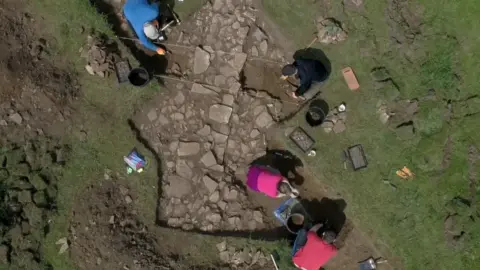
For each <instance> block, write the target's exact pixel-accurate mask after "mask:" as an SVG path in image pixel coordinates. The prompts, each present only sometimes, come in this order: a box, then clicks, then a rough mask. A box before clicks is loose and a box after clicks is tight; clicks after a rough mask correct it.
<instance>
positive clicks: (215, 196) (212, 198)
mask: <svg viewBox="0 0 480 270" xmlns="http://www.w3.org/2000/svg"><path fill="white" fill-rule="evenodd" d="M208 200H209V201H211V202H212V203H217V202H218V200H220V192H218V191H215V192H213V193H212V195H210V198H208Z"/></svg>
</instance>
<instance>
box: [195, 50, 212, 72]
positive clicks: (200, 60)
mask: <svg viewBox="0 0 480 270" xmlns="http://www.w3.org/2000/svg"><path fill="white" fill-rule="evenodd" d="M209 66H210V53H209V52H207V51H205V50H203V49H202V48H200V47H197V48H195V58H194V62H193V74H201V73H204V72H205V71H206V70H207V69H208V67H209Z"/></svg>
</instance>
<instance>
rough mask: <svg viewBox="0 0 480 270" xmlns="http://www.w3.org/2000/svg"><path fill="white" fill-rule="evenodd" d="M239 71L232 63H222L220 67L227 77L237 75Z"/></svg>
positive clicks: (221, 72)
mask: <svg viewBox="0 0 480 270" xmlns="http://www.w3.org/2000/svg"><path fill="white" fill-rule="evenodd" d="M238 73H239V71H237V70H236V69H235V68H234V67H232V66H230V65H222V66H221V67H220V74H222V75H223V76H225V77H237V76H238Z"/></svg>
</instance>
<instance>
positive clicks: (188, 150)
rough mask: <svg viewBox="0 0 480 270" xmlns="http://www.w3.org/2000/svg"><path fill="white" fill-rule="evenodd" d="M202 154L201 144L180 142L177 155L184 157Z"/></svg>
mask: <svg viewBox="0 0 480 270" xmlns="http://www.w3.org/2000/svg"><path fill="white" fill-rule="evenodd" d="M199 152H200V144H199V143H197V142H180V144H179V146H178V150H177V154H178V155H179V156H181V157H183V156H193V155H196V154H198V153H199Z"/></svg>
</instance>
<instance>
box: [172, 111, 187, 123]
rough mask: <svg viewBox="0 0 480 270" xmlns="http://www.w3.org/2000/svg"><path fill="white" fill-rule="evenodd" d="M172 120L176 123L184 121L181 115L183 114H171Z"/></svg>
mask: <svg viewBox="0 0 480 270" xmlns="http://www.w3.org/2000/svg"><path fill="white" fill-rule="evenodd" d="M172 119H173V120H176V121H182V120H183V119H185V115H183V113H178V112H177V113H174V114H172Z"/></svg>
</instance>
